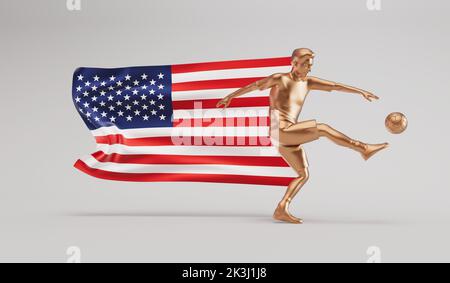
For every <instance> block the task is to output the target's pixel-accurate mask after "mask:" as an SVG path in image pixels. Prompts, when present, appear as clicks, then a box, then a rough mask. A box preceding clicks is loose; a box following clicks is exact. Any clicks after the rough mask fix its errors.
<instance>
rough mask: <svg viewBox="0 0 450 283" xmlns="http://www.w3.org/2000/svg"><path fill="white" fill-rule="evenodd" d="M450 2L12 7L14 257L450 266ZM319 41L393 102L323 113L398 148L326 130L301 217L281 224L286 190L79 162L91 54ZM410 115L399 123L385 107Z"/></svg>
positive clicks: (5, 124)
mask: <svg viewBox="0 0 450 283" xmlns="http://www.w3.org/2000/svg"><path fill="white" fill-rule="evenodd" d="M449 10H450V3H449V1H444V0H442V1H438V0H433V1H425V0H422V1H411V0H395V1H392V0H391V1H386V0H384V1H382V11H378V12H374V11H369V10H368V9H367V7H366V1H365V0H347V1H332V0H328V1H325V0H320V1H318V0H315V1H300V0H296V1H287V0H284V1H281V0H277V1H271V2H269V1H256V0H251V1H249V0H246V1H236V0H227V1H210V0H209V1H206V0H204V1H200V0H197V1H174V0H172V1H168V0H161V1H153V0H152V1H148V0H147V1H146V0H133V1H130V0H128V1H118V0H83V1H82V11H79V12H69V11H68V10H67V9H66V5H65V1H62V0H60V1H56V0H53V1H52V0H47V1H31V0H30V1H24V0H14V1H12V0H9V1H8V0H1V2H0V35H1V44H0V51H1V52H0V62H1V64H0V94H1V111H0V123H1V129H2V133H1V139H0V146H1V147H0V148H1V150H2V154H1V163H0V174H1V175H0V176H1V186H0V261H35V262H41V261H55V262H65V261H66V259H67V256H66V249H67V248H68V247H69V246H79V247H80V248H81V251H82V261H94V262H96V261H149V262H180V261H181V262H189V261H207V262H210V261H218V262H228V261H233V262H234V261H238V262H252V261H256V262H265V261H270V262H305V261H319V262H323V261H332V262H341V261H356V262H365V261H366V260H367V258H368V256H367V254H366V250H367V248H368V247H369V246H378V247H380V249H381V251H382V260H383V261H385V262H397V261H449V260H450V246H449V244H448V239H449V237H450V229H449V220H450V206H449V197H450V192H449V177H448V167H449V166H448V157H449V156H450V155H449V153H450V152H449V151H450V150H449V147H448V137H449V135H448V133H447V132H446V131H447V130H448V127H447V126H448V124H447V123H448V114H447V110H448V106H449V104H450V99H449V93H448V89H449V79H448V78H449V71H448V66H449V63H450V62H449V59H450V55H449V53H448V50H449V48H450V44H449V39H448V35H449V26H450V20H449V19H448V15H447V14H448V11H449ZM296 47H309V48H312V49H313V50H315V51H316V53H317V59H316V66H315V69H314V71H313V75H316V76H319V77H323V78H326V79H331V80H335V81H340V82H343V83H348V84H353V85H356V86H359V87H362V88H366V89H369V90H372V91H373V92H375V93H376V94H377V95H379V96H381V97H382V99H381V100H380V101H378V102H376V103H372V104H371V103H368V102H366V101H365V100H363V99H361V98H360V97H358V96H355V95H351V94H341V93H331V94H330V93H319V92H314V93H311V95H310V96H309V98H308V101H307V104H306V105H305V108H304V112H303V113H302V119H310V118H316V119H318V120H319V121H322V122H326V123H330V124H331V125H333V126H335V127H336V128H338V129H340V130H342V131H344V132H345V133H347V134H349V135H351V136H353V137H355V138H360V139H363V140H367V141H370V142H383V141H389V142H390V143H391V148H390V149H389V150H387V151H385V152H383V153H382V154H380V155H377V156H376V157H374V158H373V159H372V160H370V161H369V162H367V163H365V162H363V161H362V159H361V158H360V156H359V155H358V154H355V153H354V152H351V151H349V150H347V149H345V148H340V147H337V146H335V145H334V144H332V143H331V142H329V141H326V140H320V141H318V142H315V143H312V144H308V145H306V146H305V148H306V149H307V152H308V155H309V160H310V163H311V181H310V182H309V183H308V184H307V185H306V186H305V188H304V190H303V191H302V192H301V194H300V196H299V197H298V198H297V199H296V200H295V202H294V203H293V212H294V213H295V214H296V215H298V216H302V217H303V218H304V219H305V221H306V222H305V224H304V225H301V226H296V225H285V224H278V223H274V222H273V221H272V220H271V215H272V212H273V209H274V208H275V205H276V204H277V202H278V201H279V199H280V198H281V197H282V195H283V193H284V188H278V187H261V186H247V185H245V186H243V185H225V184H197V183H147V184H134V183H116V182H109V181H103V180H97V179H94V178H91V177H89V176H87V175H84V174H82V173H80V172H78V171H76V170H75V169H73V168H72V164H73V162H74V161H75V160H76V159H77V158H78V157H80V156H83V155H85V154H88V153H91V152H93V151H94V150H95V147H94V142H93V139H92V137H91V135H90V133H89V132H88V130H87V128H86V127H85V126H84V124H83V123H82V121H81V119H80V118H79V117H78V114H77V112H76V111H75V108H74V107H73V105H72V101H71V79H72V73H73V71H74V70H75V68H76V67H78V66H95V67H120V66H134V65H159V64H175V63H190V62H202V61H216V60H228V59H241V58H261V57H274V56H288V55H290V53H291V51H292V50H293V49H294V48H296ZM392 111H402V112H404V113H406V114H407V116H408V118H409V121H410V127H409V129H408V131H407V132H406V133H405V134H403V135H399V136H393V135H390V134H388V132H387V131H386V130H385V128H384V117H385V116H386V114H388V113H389V112H392Z"/></svg>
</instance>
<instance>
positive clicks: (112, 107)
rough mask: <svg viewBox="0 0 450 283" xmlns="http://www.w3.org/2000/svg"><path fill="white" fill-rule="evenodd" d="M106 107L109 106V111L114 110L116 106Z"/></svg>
mask: <svg viewBox="0 0 450 283" xmlns="http://www.w3.org/2000/svg"><path fill="white" fill-rule="evenodd" d="M108 108H109V111H114V110H115V109H116V107H114V106H112V105H111V106H109V107H108Z"/></svg>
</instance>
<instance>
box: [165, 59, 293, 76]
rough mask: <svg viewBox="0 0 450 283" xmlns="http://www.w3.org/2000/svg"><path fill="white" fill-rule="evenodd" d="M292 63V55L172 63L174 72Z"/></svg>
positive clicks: (261, 66) (273, 65) (260, 66)
mask: <svg viewBox="0 0 450 283" xmlns="http://www.w3.org/2000/svg"><path fill="white" fill-rule="evenodd" d="M290 64H291V58H290V57H280V58H265V59H246V60H231V61H218V62H205V63H191V64H177V65H172V74H179V73H190V72H202V71H213V70H227V69H241V68H263V67H275V66H288V65H290Z"/></svg>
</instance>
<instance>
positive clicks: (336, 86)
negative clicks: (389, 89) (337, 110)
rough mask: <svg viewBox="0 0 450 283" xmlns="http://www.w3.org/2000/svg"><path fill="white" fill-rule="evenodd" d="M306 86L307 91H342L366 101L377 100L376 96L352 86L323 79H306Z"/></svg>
mask: <svg viewBox="0 0 450 283" xmlns="http://www.w3.org/2000/svg"><path fill="white" fill-rule="evenodd" d="M308 86H309V89H312V90H323V91H342V92H348V93H356V94H359V95H362V96H363V97H364V98H365V99H367V100H368V101H373V100H376V99H379V97H378V96H376V95H374V94H373V93H371V92H368V91H366V90H363V89H359V88H356V87H353V86H348V85H344V84H341V83H336V82H332V81H327V80H324V79H319V78H316V77H309V78H308Z"/></svg>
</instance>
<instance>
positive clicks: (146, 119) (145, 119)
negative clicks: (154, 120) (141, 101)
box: [142, 115, 150, 121]
mask: <svg viewBox="0 0 450 283" xmlns="http://www.w3.org/2000/svg"><path fill="white" fill-rule="evenodd" d="M142 118H143V119H144V121H148V119H149V118H150V117H149V116H147V115H145V116H144V117H142Z"/></svg>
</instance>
